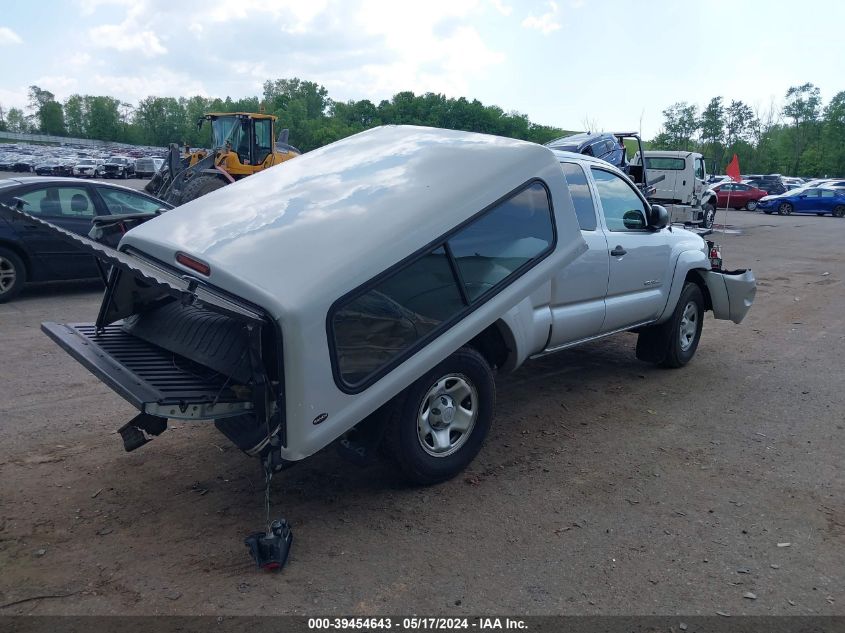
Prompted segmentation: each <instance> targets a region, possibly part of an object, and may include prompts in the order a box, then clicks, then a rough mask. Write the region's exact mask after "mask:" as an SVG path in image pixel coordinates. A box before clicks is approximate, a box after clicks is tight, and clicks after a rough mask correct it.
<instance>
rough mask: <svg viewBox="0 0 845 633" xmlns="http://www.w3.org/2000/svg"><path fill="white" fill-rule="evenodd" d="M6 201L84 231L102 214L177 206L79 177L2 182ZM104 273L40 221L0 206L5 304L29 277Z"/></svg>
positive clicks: (0, 292) (0, 278)
mask: <svg viewBox="0 0 845 633" xmlns="http://www.w3.org/2000/svg"><path fill="white" fill-rule="evenodd" d="M0 203H3V204H4V205H7V206H11V207H17V208H22V209H23V210H25V211H26V212H27V213H30V214H32V215H35V216H38V217H40V218H44V219H45V220H47V221H48V222H50V223H52V224H55V225H57V226H60V227H62V228H64V229H67V230H68V231H73V232H74V233H78V234H80V235H88V233H89V231H90V230H91V226H92V222H93V220H94V218H95V217H97V216H108V215H125V214H138V213H149V214H151V215H152V214H155V213H156V212H157V211H159V210H161V209H165V210H167V209H172V208H173V207H172V205H169V204H167V203H166V202H162V201H161V200H158V199H157V198H153V197H152V196H148V195H146V194H144V193H141V192H140V191H135V190H134V189H129V188H128V187H121V186H118V185H110V184H106V183H102V182H97V181H91V180H81V179H77V178H36V177H23V178H9V179H6V180H0ZM97 276H98V269H97V265H96V264H95V262H94V258H93V257H92V256H91V255H89V254H87V253H84V252H82V251H81V250H79V249H78V248H77V247H76V246H74V245H73V244H71V243H70V242H69V241H67V240H64V239H62V238H60V237H57V236H55V235H54V234H53V233H52V232H51V231H49V230H48V229H46V228H45V227H43V226H41V225H40V224H38V223H36V222H27V221H26V220H23V219H20V217H19V216H15V215H13V214H12V213H9V212H7V211H5V210H4V209H3V208H2V207H0V303H3V302H5V301H9V300H10V299H13V298H14V297H15V296H16V295H17V294H18V293H19V292H20V291H21V288H22V287H23V285H24V283H26V282H29V281H53V280H67V279H88V278H95V277H97Z"/></svg>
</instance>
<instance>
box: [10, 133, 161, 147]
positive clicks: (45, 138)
mask: <svg viewBox="0 0 845 633" xmlns="http://www.w3.org/2000/svg"><path fill="white" fill-rule="evenodd" d="M0 139H7V140H10V141H22V142H24V143H55V144H56V145H84V146H87V147H106V146H108V147H115V146H117V147H127V148H128V147H138V146H137V145H129V144H128V143H115V142H113V141H95V140H94V139H90V138H70V137H69V136H52V135H50V134H24V133H22V132H0ZM156 149H159V148H156Z"/></svg>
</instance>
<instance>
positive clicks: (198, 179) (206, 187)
mask: <svg viewBox="0 0 845 633" xmlns="http://www.w3.org/2000/svg"><path fill="white" fill-rule="evenodd" d="M225 186H226V182H225V181H224V180H223V179H222V178H218V177H217V176H212V175H210V174H209V175H203V176H194V177H193V178H192V179H191V181H190V182H189V183H188V184H187V185H185V188H184V189H183V190H182V196H181V198H180V199H179V204H185V203H186V202H190V201H191V200H195V199H197V198H201V197H202V196H204V195H205V194H207V193H211V192H212V191H216V190H217V189H220V188H222V187H225Z"/></svg>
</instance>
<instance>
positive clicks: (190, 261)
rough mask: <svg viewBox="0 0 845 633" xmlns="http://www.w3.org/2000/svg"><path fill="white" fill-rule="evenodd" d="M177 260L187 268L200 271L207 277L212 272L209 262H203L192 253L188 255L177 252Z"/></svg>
mask: <svg viewBox="0 0 845 633" xmlns="http://www.w3.org/2000/svg"><path fill="white" fill-rule="evenodd" d="M176 261H177V262H178V263H180V264H182V265H183V266H184V267H185V268H190V269H191V270H195V271H196V272H198V273H200V274H201V275H205V276H206V277H208V276H209V275H210V274H211V267H210V266H209V265H208V264H206V263H205V262H201V261H200V260H198V259H195V258H193V257H191V256H190V255H186V254H185V253H176Z"/></svg>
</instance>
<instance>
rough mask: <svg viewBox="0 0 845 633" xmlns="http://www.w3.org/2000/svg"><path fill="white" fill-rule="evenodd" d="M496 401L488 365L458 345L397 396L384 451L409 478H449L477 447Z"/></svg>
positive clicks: (430, 481)
mask: <svg viewBox="0 0 845 633" xmlns="http://www.w3.org/2000/svg"><path fill="white" fill-rule="evenodd" d="M458 398H461V400H460V401H459V400H458ZM495 401H496V384H495V382H494V381H493V372H492V370H491V369H490V365H489V364H488V363H487V361H486V360H485V359H484V357H483V356H482V355H481V354H479V353H478V352H477V351H476V350H474V349H472V348H469V347H463V348H461V349H459V350H458V351H457V352H455V353H454V354H452V355H451V356H449V358H447V359H446V360H444V361H443V362H442V363H440V364H439V365H438V366H437V367H435V368H434V369H432V370H431V371H430V372H428V373H427V374H426V375H425V376H423V377H422V378H420V379H419V380H417V381H416V382H414V384H412V385H411V386H410V387H409V388H408V389H407V390H406V392H405V393H404V394H403V395H402V396H400V397H399V398H397V401H396V403H395V404H394V405H393V410H392V411H391V412H390V419H389V422H388V429H387V434H386V438H385V439H386V448H387V451H388V453H389V454H390V456H391V457H392V458H393V460H394V461H395V462H396V464H397V466H398V467H399V469H400V470H401V472H402V474H403V475H404V476H405V478H406V479H407V480H408V481H410V482H411V483H413V484H417V485H424V486H428V485H432V484H436V483H439V482H441V481H446V480H447V479H451V478H452V477H454V476H455V475H457V474H458V473H460V472H461V471H462V470H464V468H466V467H467V466H468V465H469V463H470V462H471V461H472V460H473V459H474V458H475V456H476V455H477V454H478V451H479V450H480V449H481V445H482V444H483V443H484V438H485V437H487V433H488V431H489V430H490V424H491V422H492V420H493V406H494V404H495ZM447 412H448V413H447ZM447 418H448V420H447ZM459 423H460V424H459ZM459 427H462V428H459Z"/></svg>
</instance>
